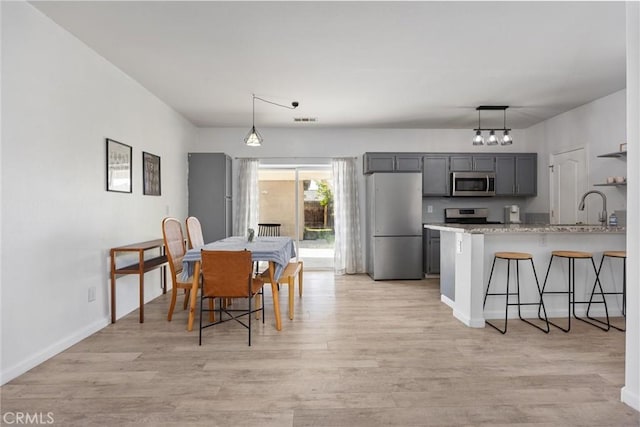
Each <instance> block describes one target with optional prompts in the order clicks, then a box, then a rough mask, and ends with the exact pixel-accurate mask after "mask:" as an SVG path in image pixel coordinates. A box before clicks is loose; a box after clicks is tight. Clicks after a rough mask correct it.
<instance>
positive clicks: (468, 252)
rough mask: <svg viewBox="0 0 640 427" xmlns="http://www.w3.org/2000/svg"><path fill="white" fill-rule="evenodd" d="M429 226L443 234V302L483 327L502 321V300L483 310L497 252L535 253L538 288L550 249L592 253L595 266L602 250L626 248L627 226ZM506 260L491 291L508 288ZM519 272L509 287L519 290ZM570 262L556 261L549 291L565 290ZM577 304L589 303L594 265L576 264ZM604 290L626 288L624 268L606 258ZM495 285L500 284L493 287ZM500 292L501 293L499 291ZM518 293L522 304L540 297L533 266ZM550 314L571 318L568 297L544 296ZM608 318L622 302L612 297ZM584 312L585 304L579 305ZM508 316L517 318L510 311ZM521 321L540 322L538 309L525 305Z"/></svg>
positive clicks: (598, 308)
mask: <svg viewBox="0 0 640 427" xmlns="http://www.w3.org/2000/svg"><path fill="white" fill-rule="evenodd" d="M424 227H425V228H429V229H432V230H438V231H440V290H441V300H442V301H443V302H444V303H445V304H447V305H449V306H450V307H451V308H452V309H453V315H454V316H455V317H456V318H457V319H458V320H460V321H461V322H462V323H464V324H465V325H467V326H470V327H474V328H482V327H484V324H485V322H484V319H485V318H486V319H497V318H503V317H504V302H505V300H504V298H503V297H490V298H489V299H488V300H487V304H486V307H485V308H484V309H483V306H482V305H483V299H484V293H485V289H486V284H487V281H488V280H489V273H490V272H491V263H492V262H493V254H494V253H495V252H499V251H514V252H527V253H530V254H531V255H533V260H534V264H535V268H536V272H537V274H538V280H539V282H540V287H542V284H543V282H544V278H545V273H546V271H547V266H548V264H549V259H550V258H551V251H554V250H573V251H588V252H591V253H593V255H594V260H595V262H596V267H597V266H598V265H599V263H600V258H601V256H602V252H603V251H607V250H625V249H626V233H625V228H624V227H604V226H600V225H557V224H544V225H539V224H531V225H529V224H499V225H490V224H426V225H425V226H424ZM506 264H507V263H506V261H497V262H496V266H495V270H494V272H493V279H492V289H502V290H504V289H506V275H507V273H506V268H507V267H506ZM514 270H515V269H513V268H512V269H511V286H512V287H511V289H512V290H515V271H514ZM567 276H568V263H567V261H566V260H555V261H554V263H553V265H552V267H551V271H550V273H549V279H548V284H547V289H546V290H547V291H551V290H566V289H567ZM575 277H576V300H580V301H584V300H588V299H589V296H590V294H591V289H592V287H593V283H594V281H595V274H594V272H593V267H592V266H591V263H590V262H589V261H588V260H587V261H578V262H576V267H575ZM600 280H601V282H602V284H603V287H604V290H605V292H608V291H612V290H613V289H614V288H615V290H621V289H622V266H621V264H618V263H617V262H615V260H614V261H612V260H610V259H607V260H605V262H604V264H603V266H602V272H601V273H600ZM494 285H495V286H496V287H495V288H494ZM501 292H502V291H501ZM520 294H521V298H522V301H523V302H537V301H538V300H539V296H538V293H537V289H536V283H535V279H534V276H533V273H532V271H531V264H530V263H529V262H526V263H521V265H520ZM544 301H545V307H546V310H547V314H548V316H549V317H550V318H551V317H566V316H567V296H566V295H546V294H545V299H544ZM607 304H608V310H609V316H620V315H621V307H622V298H621V297H617V296H615V297H614V296H608V297H607ZM576 308H577V311H578V314H584V311H585V310H586V305H584V306H582V305H579V306H577V307H576ZM510 310H512V311H510V312H509V317H510V318H515V317H517V311H516V308H515V307H511V308H510ZM522 313H523V317H526V318H537V315H538V310H537V307H536V306H528V307H526V306H525V307H522ZM591 314H592V315H593V316H600V315H604V307H603V305H602V304H595V305H593V306H592V309H591Z"/></svg>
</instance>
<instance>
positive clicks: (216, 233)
mask: <svg viewBox="0 0 640 427" xmlns="http://www.w3.org/2000/svg"><path fill="white" fill-rule="evenodd" d="M231 179H232V170H231V157H229V156H227V155H226V154H224V153H189V172H188V188H189V216H195V217H196V218H198V220H200V224H201V225H202V235H203V237H204V241H205V243H209V242H213V241H215V240H220V239H223V238H225V237H228V236H231V234H232V228H231V226H232V218H231V215H232V205H231V188H232V185H231V184H232V182H231Z"/></svg>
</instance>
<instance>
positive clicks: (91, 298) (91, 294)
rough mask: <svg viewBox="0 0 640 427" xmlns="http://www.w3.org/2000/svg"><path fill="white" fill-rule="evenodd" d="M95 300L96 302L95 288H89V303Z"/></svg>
mask: <svg viewBox="0 0 640 427" xmlns="http://www.w3.org/2000/svg"><path fill="white" fill-rule="evenodd" d="M95 300H96V287H95V286H90V287H89V302H91V301H95Z"/></svg>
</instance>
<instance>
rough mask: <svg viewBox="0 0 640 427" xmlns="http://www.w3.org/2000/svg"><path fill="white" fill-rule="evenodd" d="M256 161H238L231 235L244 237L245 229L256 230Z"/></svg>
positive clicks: (257, 195)
mask: <svg viewBox="0 0 640 427" xmlns="http://www.w3.org/2000/svg"><path fill="white" fill-rule="evenodd" d="M259 164H260V161H259V160H257V159H238V160H237V168H238V192H237V195H236V197H235V199H236V216H235V221H234V222H233V235H234V236H246V235H247V229H249V228H253V229H254V230H256V232H257V229H258V218H259V212H258V209H259V199H258V197H260V192H259V191H258V166H259Z"/></svg>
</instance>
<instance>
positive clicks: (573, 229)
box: [424, 223, 626, 234]
mask: <svg viewBox="0 0 640 427" xmlns="http://www.w3.org/2000/svg"><path fill="white" fill-rule="evenodd" d="M424 228H431V229H434V230H440V231H453V232H463V233H469V234H497V233H626V228H625V227H604V226H602V225H600V224H445V223H441V224H424Z"/></svg>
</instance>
